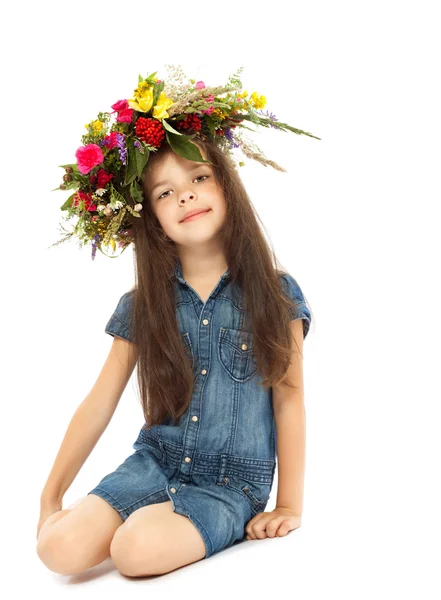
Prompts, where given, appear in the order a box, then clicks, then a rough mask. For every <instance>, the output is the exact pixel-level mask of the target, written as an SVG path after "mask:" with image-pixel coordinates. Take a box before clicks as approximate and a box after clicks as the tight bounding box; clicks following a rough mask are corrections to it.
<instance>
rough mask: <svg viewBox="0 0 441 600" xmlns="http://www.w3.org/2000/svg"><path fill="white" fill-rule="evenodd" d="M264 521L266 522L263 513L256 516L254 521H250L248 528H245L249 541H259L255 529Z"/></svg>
mask: <svg viewBox="0 0 441 600" xmlns="http://www.w3.org/2000/svg"><path fill="white" fill-rule="evenodd" d="M262 520H264V517H263V513H262V514H261V515H256V517H255V518H254V519H252V520H251V521H249V523H247V526H246V528H245V531H246V533H247V539H249V540H257V539H259V538H258V537H257V535H256V532H255V529H254V528H255V527H256V526H257V525H258V523H260V521H262Z"/></svg>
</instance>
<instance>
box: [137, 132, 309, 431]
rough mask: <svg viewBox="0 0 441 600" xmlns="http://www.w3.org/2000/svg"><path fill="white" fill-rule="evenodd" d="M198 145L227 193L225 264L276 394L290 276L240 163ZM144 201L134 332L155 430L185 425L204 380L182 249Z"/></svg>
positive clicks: (286, 357) (284, 363) (287, 333)
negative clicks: (185, 300) (179, 290)
mask: <svg viewBox="0 0 441 600" xmlns="http://www.w3.org/2000/svg"><path fill="white" fill-rule="evenodd" d="M193 142H194V143H196V144H197V145H198V146H199V148H201V149H202V150H203V151H204V156H205V157H206V158H207V160H209V161H210V163H211V166H212V168H213V173H214V176H215V180H216V182H217V183H218V185H220V186H221V188H222V190H223V192H224V197H225V201H226V207H227V215H226V219H225V223H224V225H223V227H222V232H221V235H222V239H223V244H224V253H225V259H226V262H227V264H228V268H229V270H230V277H231V284H232V285H237V286H239V289H240V290H241V292H242V294H243V302H244V308H245V319H246V320H245V328H246V330H247V331H249V332H251V333H252V334H253V351H254V353H255V358H256V362H257V367H258V371H259V372H260V374H261V376H262V385H263V386H264V387H265V388H266V389H269V388H270V387H271V386H273V385H275V384H276V383H279V382H280V381H281V380H282V379H284V377H285V375H286V371H287V369H288V366H289V361H290V355H291V350H292V335H291V330H290V327H289V322H290V317H289V312H288V309H289V308H290V307H292V301H291V300H290V299H289V298H288V297H287V296H286V295H285V294H284V293H283V292H282V288H281V285H280V275H281V274H282V273H284V272H285V271H283V270H279V269H278V266H277V265H278V264H279V263H278V260H277V258H276V256H275V253H274V251H273V249H272V248H271V247H270V246H269V244H268V243H267V241H266V239H265V237H264V235H263V232H262V229H261V227H260V226H259V222H261V221H260V218H259V217H258V215H257V213H256V212H255V210H254V207H253V205H252V203H251V200H250V198H249V196H248V194H247V192H246V190H245V187H244V185H243V182H242V180H241V178H240V175H239V173H238V171H237V170H236V167H235V165H234V163H233V162H232V160H231V159H230V158H229V157H228V155H227V154H225V153H224V152H223V150H222V149H221V148H219V147H218V146H216V145H215V144H214V143H213V142H210V141H209V140H202V139H197V140H196V139H194V140H193ZM170 151H171V152H173V150H171V148H170V147H169V146H168V145H167V144H165V143H164V144H163V146H162V147H161V148H160V149H159V150H158V151H157V152H155V153H154V154H153V153H152V154H151V155H150V158H149V163H150V164H151V161H152V160H156V157H158V156H161V155H162V154H163V153H164V152H170ZM144 197H145V200H144V202H143V210H142V211H141V215H142V216H141V218H138V219H135V220H134V225H133V235H134V258H135V286H134V288H133V291H134V294H133V314H132V327H133V331H134V337H135V341H136V344H137V351H138V363H137V379H138V386H139V392H140V396H141V403H142V408H143V412H144V417H145V421H146V424H147V426H148V427H150V426H151V425H156V424H162V423H165V422H167V423H171V422H172V423H173V424H176V423H177V422H178V419H179V417H180V416H181V415H182V414H183V413H184V412H185V410H186V409H187V407H188V405H189V403H190V401H191V397H192V391H193V384H194V377H195V375H196V373H195V370H194V369H193V368H192V365H191V362H190V360H189V359H188V356H187V353H186V351H185V347H184V344H183V340H182V334H181V332H180V331H179V327H178V322H177V318H176V304H175V298H174V291H173V273H174V266H175V260H176V259H177V258H178V253H177V246H176V244H175V243H174V242H173V241H172V240H171V239H170V238H168V237H167V236H166V235H165V233H164V231H163V229H162V227H161V225H160V223H159V220H158V219H157V217H156V215H155V214H154V212H153V209H152V205H151V203H150V199H149V198H148V197H147V193H146V191H144ZM298 350H299V349H298ZM195 362H197V361H195ZM286 383H287V385H290V383H289V382H287V381H286ZM291 387H292V386H291Z"/></svg>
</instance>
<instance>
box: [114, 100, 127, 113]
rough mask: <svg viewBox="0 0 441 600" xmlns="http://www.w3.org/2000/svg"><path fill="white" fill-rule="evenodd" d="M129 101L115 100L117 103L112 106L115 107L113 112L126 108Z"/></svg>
mask: <svg viewBox="0 0 441 600" xmlns="http://www.w3.org/2000/svg"><path fill="white" fill-rule="evenodd" d="M128 106H129V103H128V102H127V100H118V102H115V104H112V106H111V108H113V112H119V111H120V110H124V109H125V108H128Z"/></svg>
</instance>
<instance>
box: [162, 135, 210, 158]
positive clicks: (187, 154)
mask: <svg viewBox="0 0 441 600" xmlns="http://www.w3.org/2000/svg"><path fill="white" fill-rule="evenodd" d="M165 135H166V137H167V142H168V143H169V144H170V147H171V149H172V150H173V151H174V152H176V154H179V156H182V157H183V158H187V159H188V160H192V161H194V162H202V163H210V161H209V160H205V158H203V157H202V154H201V153H200V150H199V148H198V147H197V146H196V144H193V142H191V141H190V137H188V136H186V135H182V134H181V135H179V136H178V135H174V134H173V133H169V132H168V131H166V132H165ZM210 164H211V163H210Z"/></svg>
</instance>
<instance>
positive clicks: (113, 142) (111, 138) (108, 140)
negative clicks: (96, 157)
mask: <svg viewBox="0 0 441 600" xmlns="http://www.w3.org/2000/svg"><path fill="white" fill-rule="evenodd" d="M117 135H118V132H117V131H111V132H110V134H109V135H106V137H105V138H104V140H103V142H104V144H105V145H106V146H107V148H110V149H112V148H115V147H116V146H118V142H117V138H116V136H117Z"/></svg>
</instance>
